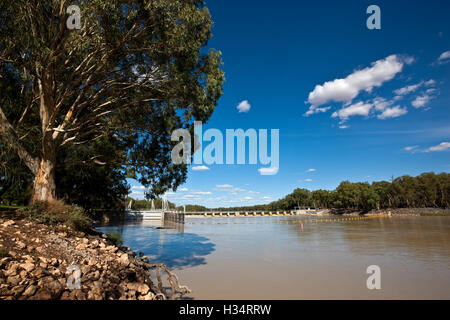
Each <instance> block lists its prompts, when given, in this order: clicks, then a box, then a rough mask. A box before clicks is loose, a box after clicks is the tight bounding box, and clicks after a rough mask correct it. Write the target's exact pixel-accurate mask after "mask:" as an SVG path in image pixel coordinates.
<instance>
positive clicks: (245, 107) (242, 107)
mask: <svg viewBox="0 0 450 320" xmlns="http://www.w3.org/2000/svg"><path fill="white" fill-rule="evenodd" d="M236 108H237V109H238V110H239V113H241V112H249V111H250V108H251V105H250V103H248V100H244V101H242V102H240V103H239V104H238V105H237V107H236Z"/></svg>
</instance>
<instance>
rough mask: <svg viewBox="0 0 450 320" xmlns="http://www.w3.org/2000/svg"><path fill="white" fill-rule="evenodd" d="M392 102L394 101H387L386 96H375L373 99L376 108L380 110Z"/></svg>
mask: <svg viewBox="0 0 450 320" xmlns="http://www.w3.org/2000/svg"><path fill="white" fill-rule="evenodd" d="M391 104H392V101H387V100H386V99H385V98H381V97H378V98H375V99H373V105H374V106H375V109H376V110H378V111H383V110H385V109H386V108H387V107H389V106H390V105H391Z"/></svg>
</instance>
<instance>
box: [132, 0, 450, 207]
mask: <svg viewBox="0 0 450 320" xmlns="http://www.w3.org/2000/svg"><path fill="white" fill-rule="evenodd" d="M206 2H207V6H208V8H209V9H210V12H211V14H212V18H213V21H214V27H213V38H212V39H211V41H210V43H209V46H210V47H211V48H216V49H218V50H221V51H222V54H223V61H224V71H225V74H226V79H227V80H226V83H225V85H224V94H223V96H222V98H221V99H220V101H219V104H218V106H217V108H216V111H215V112H214V114H213V116H212V118H211V119H210V121H209V122H208V123H207V124H206V125H204V130H206V129H208V128H217V129H219V130H221V131H222V132H223V133H224V134H225V130H226V129H238V128H242V129H244V130H246V129H249V128H254V129H257V130H258V129H268V130H269V131H270V129H279V130H280V153H279V157H280V165H279V170H278V173H277V174H276V175H260V173H259V172H258V170H257V169H258V168H261V167H263V166H261V165H249V164H247V165H214V164H213V165H209V166H207V167H208V170H193V168H194V167H195V166H191V168H190V169H189V174H188V179H187V182H186V183H185V184H184V185H182V186H181V187H179V189H178V190H177V192H176V193H173V192H169V193H168V194H167V198H168V199H169V200H170V201H172V202H175V203H176V204H177V205H181V204H193V203H195V204H201V205H205V206H208V207H218V206H240V205H253V204H260V203H268V202H270V201H273V200H277V199H279V198H281V197H283V196H285V195H286V194H288V193H290V192H292V190H293V189H295V188H297V187H301V188H307V189H311V190H314V189H330V190H331V189H334V188H335V187H336V186H337V185H338V184H339V183H340V182H341V181H343V180H350V181H369V182H371V181H373V180H382V179H384V180H388V179H390V177H391V176H394V177H397V176H400V175H405V174H409V175H417V174H420V173H422V172H428V171H434V172H448V171H449V169H450V157H449V155H450V153H449V150H450V143H449V142H450V125H449V119H450V117H449V116H450V108H449V107H450V90H449V89H450V83H449V80H450V77H449V75H450V18H449V12H450V2H448V1H441V0H429V1H376V2H373V1H370V2H369V1H320V2H319V1H308V2H306V1H295V0H292V1H285V0H279V1H277V2H275V3H274V2H273V1H253V0H246V1H236V0H228V1H219V0H209V1H206ZM371 4H377V5H378V6H379V7H380V9H381V30H369V29H367V27H366V20H367V18H368V17H369V15H368V14H366V9H367V7H368V6H369V5H371ZM242 101H248V104H249V105H250V109H249V110H247V111H246V112H239V110H238V108H237V106H238V105H239V104H240V103H241V102H242ZM308 111H309V112H308ZM206 144H207V143H206ZM310 169H311V170H310ZM129 182H130V184H131V186H132V187H133V189H132V192H133V193H132V194H131V196H133V197H136V198H142V196H143V191H144V190H143V189H142V187H141V186H139V184H137V183H136V182H135V181H133V180H129Z"/></svg>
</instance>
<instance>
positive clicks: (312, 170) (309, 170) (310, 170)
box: [306, 168, 316, 172]
mask: <svg viewBox="0 0 450 320" xmlns="http://www.w3.org/2000/svg"><path fill="white" fill-rule="evenodd" d="M314 171H316V169H313V168H312V169H308V170H306V172H314Z"/></svg>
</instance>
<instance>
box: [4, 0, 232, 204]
mask: <svg viewBox="0 0 450 320" xmlns="http://www.w3.org/2000/svg"><path fill="white" fill-rule="evenodd" d="M74 6H75V7H74ZM74 8H75V9H77V8H79V9H80V12H79V13H80V15H79V16H75V17H74V14H75V15H76V14H78V12H77V10H75V9H74ZM68 9H69V10H68ZM73 10H74V11H73ZM71 19H72V20H73V19H75V20H76V22H77V23H78V22H79V26H78V27H79V28H78V27H75V28H72V27H69V26H70V23H71V22H73V21H72V20H71ZM77 19H78V20H77ZM77 23H76V24H77ZM211 27H212V21H211V17H210V14H209V11H208V9H207V8H206V7H205V5H204V3H203V1H202V0H158V1H155V0H134V1H133V0H128V1H126V0H71V1H70V2H68V1H65V0H14V1H2V2H0V71H1V73H0V138H1V143H2V145H4V146H5V148H6V149H7V150H9V152H12V153H14V154H15V155H16V156H17V157H18V159H20V161H21V162H22V163H23V164H24V165H25V166H26V167H27V169H28V170H29V171H30V172H31V174H32V175H33V177H34V186H33V193H32V197H31V200H32V201H52V200H54V199H56V198H57V192H56V183H55V168H56V164H57V162H58V161H57V159H58V157H59V155H60V152H61V150H62V149H63V148H70V147H71V146H78V145H86V146H87V147H88V148H89V146H92V145H93V143H95V142H96V141H101V139H102V138H104V137H109V138H110V139H115V140H117V141H118V143H119V144H120V145H121V146H122V152H121V155H120V156H118V157H117V158H116V159H113V160H112V161H115V162H116V163H115V165H116V166H121V167H124V168H126V170H127V172H128V174H129V175H130V176H134V177H136V178H137V179H139V180H140V182H141V183H142V184H144V185H145V186H147V187H148V188H149V189H148V190H149V196H155V195H158V194H161V193H163V192H165V191H166V190H168V189H169V188H173V189H176V187H177V186H178V185H179V184H180V183H181V182H183V181H184V180H185V178H186V166H185V165H174V164H172V162H171V159H170V152H171V149H172V142H171V141H170V135H171V132H172V131H173V130H174V129H175V128H187V129H192V124H193V120H199V121H203V122H206V121H207V120H208V119H209V117H210V116H211V114H212V112H213V110H214V108H215V106H216V103H217V100H218V99H219V97H220V96H221V94H222V84H223V81H224V75H223V72H222V70H221V59H220V52H217V51H214V50H209V51H207V50H204V47H205V46H206V45H207V42H208V40H209V39H210V37H211ZM93 150H94V149H93ZM106 158H107V157H106V156H105V155H104V154H102V153H96V154H94V153H92V154H91V155H90V156H89V158H86V159H83V161H84V162H85V163H91V164H93V165H105V164H106Z"/></svg>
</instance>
